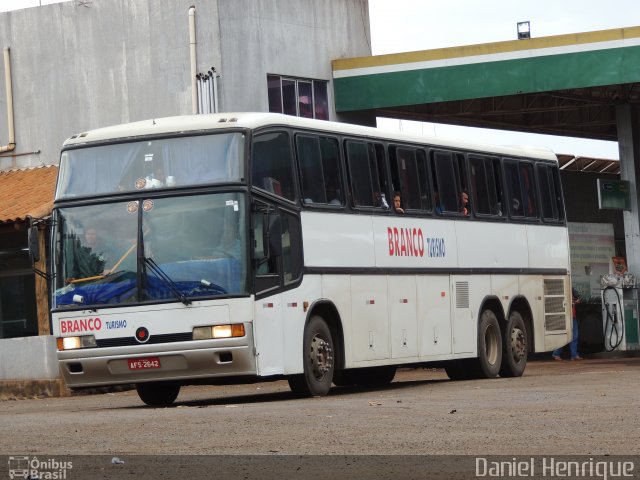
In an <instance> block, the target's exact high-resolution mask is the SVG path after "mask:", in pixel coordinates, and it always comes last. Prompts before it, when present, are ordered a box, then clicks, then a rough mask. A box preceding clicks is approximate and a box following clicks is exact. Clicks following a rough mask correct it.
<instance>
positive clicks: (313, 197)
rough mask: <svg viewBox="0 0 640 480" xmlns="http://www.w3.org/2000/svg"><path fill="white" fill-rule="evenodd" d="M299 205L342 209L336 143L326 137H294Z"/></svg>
mask: <svg viewBox="0 0 640 480" xmlns="http://www.w3.org/2000/svg"><path fill="white" fill-rule="evenodd" d="M296 150H297V154H298V163H299V167H300V183H301V185H302V201H303V202H304V203H305V204H316V203H320V204H325V205H326V204H329V205H342V204H343V203H344V202H343V194H342V181H341V176H340V157H339V151H338V142H337V140H336V139H334V138H329V137H312V136H308V135H297V136H296Z"/></svg>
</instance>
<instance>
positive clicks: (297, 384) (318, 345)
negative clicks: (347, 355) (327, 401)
mask: <svg viewBox="0 0 640 480" xmlns="http://www.w3.org/2000/svg"><path fill="white" fill-rule="evenodd" d="M303 344H304V349H303V358H302V362H303V368H304V373H302V375H292V376H290V377H289V378H288V380H289V387H290V388H291V390H292V391H293V393H295V394H296V395H299V396H302V397H321V396H324V395H326V394H327V393H328V392H329V389H330V388H331V382H332V381H333V372H334V369H335V362H334V358H335V357H334V343H333V337H332V335H331V330H329V326H328V325H327V322H325V321H324V319H323V318H322V317H320V316H319V315H314V316H313V317H311V319H310V320H309V323H308V324H307V326H306V328H305V331H304V339H303Z"/></svg>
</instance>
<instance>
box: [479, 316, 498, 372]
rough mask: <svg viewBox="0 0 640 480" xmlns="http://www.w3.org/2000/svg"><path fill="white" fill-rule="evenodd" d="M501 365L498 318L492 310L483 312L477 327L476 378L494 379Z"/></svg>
mask: <svg viewBox="0 0 640 480" xmlns="http://www.w3.org/2000/svg"><path fill="white" fill-rule="evenodd" d="M501 364H502V335H501V334H500V324H499V323H498V318H497V317H496V314H495V313H493V311H492V310H489V309H487V310H484V311H483V312H482V314H481V315H480V324H479V325H478V358H477V359H476V361H475V370H476V373H477V378H495V377H497V376H498V373H500V366H501Z"/></svg>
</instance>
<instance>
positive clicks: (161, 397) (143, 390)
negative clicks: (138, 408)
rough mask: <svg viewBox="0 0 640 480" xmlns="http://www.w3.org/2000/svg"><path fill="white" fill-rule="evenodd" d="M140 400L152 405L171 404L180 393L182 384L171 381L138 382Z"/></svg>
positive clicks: (137, 388)
mask: <svg viewBox="0 0 640 480" xmlns="http://www.w3.org/2000/svg"><path fill="white" fill-rule="evenodd" d="M136 392H138V396H139V397H140V400H142V401H143V402H144V403H146V404H147V405H149V406H150V407H166V406H169V405H171V404H172V403H173V402H174V401H175V400H176V398H178V394H179V393H180V385H178V384H176V383H171V382H150V383H136Z"/></svg>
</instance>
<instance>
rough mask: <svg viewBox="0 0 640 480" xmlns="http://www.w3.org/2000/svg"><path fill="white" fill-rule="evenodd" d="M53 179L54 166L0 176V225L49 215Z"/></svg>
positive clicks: (53, 189) (51, 205) (55, 172)
mask: <svg viewBox="0 0 640 480" xmlns="http://www.w3.org/2000/svg"><path fill="white" fill-rule="evenodd" d="M57 177H58V167H57V166H55V165H50V166H44V167H35V168H28V169H24V170H10V171H5V172H0V223H6V222H21V221H25V220H26V219H27V217H36V218H41V217H45V216H47V215H49V214H51V209H52V208H53V195H54V191H55V187H56V179H57Z"/></svg>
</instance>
